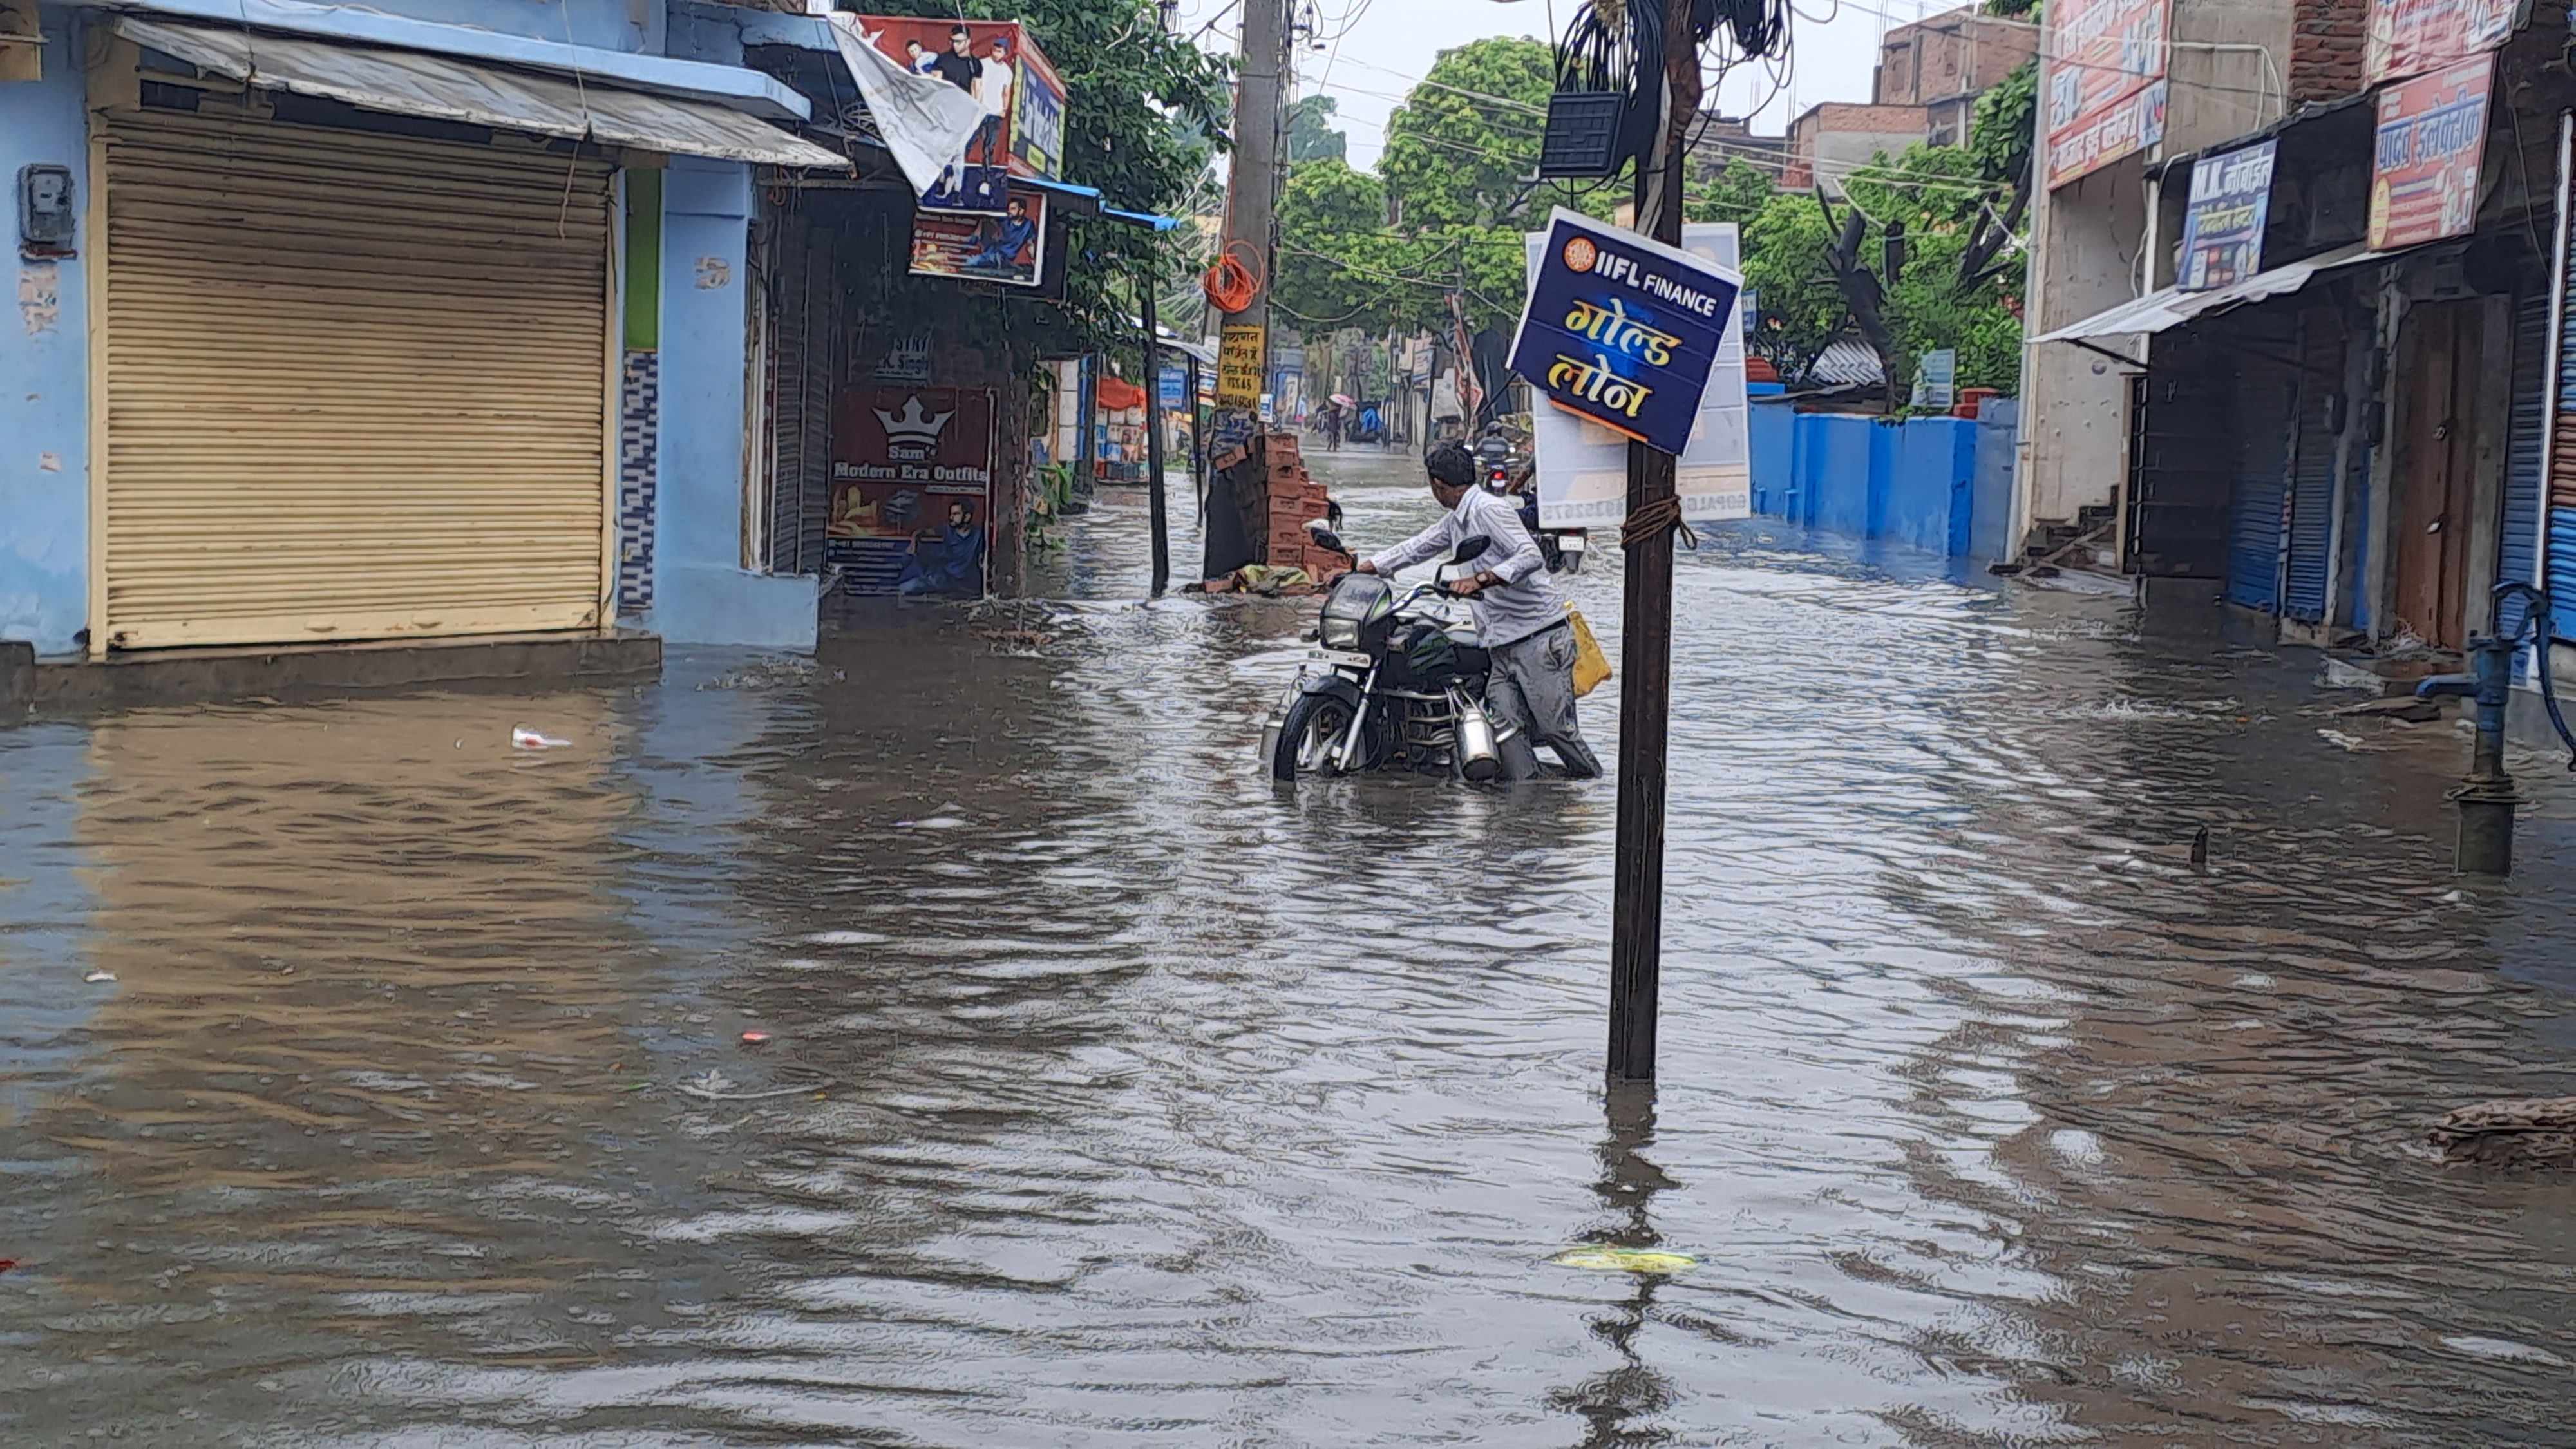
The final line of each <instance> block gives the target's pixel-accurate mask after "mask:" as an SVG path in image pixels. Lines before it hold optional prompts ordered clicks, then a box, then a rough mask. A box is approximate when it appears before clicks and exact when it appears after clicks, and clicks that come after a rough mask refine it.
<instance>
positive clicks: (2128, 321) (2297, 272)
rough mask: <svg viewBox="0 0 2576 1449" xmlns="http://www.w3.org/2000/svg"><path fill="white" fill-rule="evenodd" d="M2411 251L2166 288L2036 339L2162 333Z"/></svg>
mask: <svg viewBox="0 0 2576 1449" xmlns="http://www.w3.org/2000/svg"><path fill="white" fill-rule="evenodd" d="M2411 250H2413V248H2411V247H2392V248H2390V249H2389V250H2387V251H2384V252H2374V251H2369V250H2366V249H2364V248H2363V246H2362V245H2361V244H2360V243H2358V242H2355V243H2354V244H2352V245H2351V246H2347V247H2340V248H2338V249H2336V250H2334V251H2330V252H2327V253H2325V254H2323V255H2321V256H2313V257H2310V258H2308V259H2307V260H2306V261H2303V262H2291V263H2288V264H2287V265H2285V266H2278V267H2274V268H2272V269H2271V270H2269V271H2263V272H2256V273H2255V274H2254V275H2252V276H2250V277H2247V278H2246V279H2245V280H2244V281H2241V282H2238V283H2236V284H2234V285H2233V286H2227V287H2220V288H2218V289H2216V290H2214V291H2208V292H2185V291H2181V290H2179V289H2176V288H2173V287H2167V288H2165V289H2164V290H2163V291H2161V292H2149V293H2148V294H2147V295H2145V296H2143V297H2138V298H2134V299H2132V300H2130V301H2126V302H2123V303H2121V304H2120V305H2119V306H2117V307H2113V308H2110V309H2108V310H2107V311H2102V312H2096V313H2094V314H2093V315H2092V316H2090V317H2087V318H2085V319H2084V320H2083V321H2081V322H2077V323H2073V324H2071V325H2069V326H2065V327H2060V328H2058V329H2057V330H2056V331H2054V332H2043V333H2041V334H2040V335H2039V336H2038V337H2037V338H2034V339H2033V340H2034V341H2038V342H2075V341H2085V342H2098V341H2100V340H2102V339H2103V338H2106V337H2135V336H2138V335H2139V334H2141V333H2156V332H2162V331H2164V330H2165V329H2166V328H2168V327H2176V326H2180V325H2181V324H2183V323H2185V322H2188V321H2190V320H2191V319H2193V318H2194V317H2207V316H2209V315H2211V314H2213V313H2217V312H2224V311H2226V310H2227V309H2229V308H2231V307H2240V306H2243V305H2244V304H2246V303H2248V302H2260V301H2262V300H2263V299H2264V298H2266V297H2278V296H2282V295H2285V294H2287V293H2290V292H2295V291H2297V290H2299V289H2300V288H2301V287H2304V286H2306V285H2307V284H2308V283H2309V282H2311V281H2314V280H2315V279H2316V277H2317V276H2318V274H2319V273H2322V272H2332V271H2338V270H2341V269H2342V268H2345V267H2359V266H2367V265H2369V264H2370V263H2372V262H2384V261H2386V260H2388V259H2389V258H2390V257H2393V256H2397V255H2399V254H2400V253H2402V252H2407V251H2411Z"/></svg>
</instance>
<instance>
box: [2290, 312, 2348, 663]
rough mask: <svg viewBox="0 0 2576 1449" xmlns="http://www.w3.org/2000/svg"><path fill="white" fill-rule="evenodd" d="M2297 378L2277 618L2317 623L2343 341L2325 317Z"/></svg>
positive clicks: (2311, 332)
mask: <svg viewBox="0 0 2576 1449" xmlns="http://www.w3.org/2000/svg"><path fill="white" fill-rule="evenodd" d="M2306 339H2307V340H2306V344H2305V347H2304V349H2303V351H2304V354H2305V355H2304V357H2303V359H2302V360H2303V361H2305V362H2306V363H2307V367H2306V369H2305V370H2304V371H2303V372H2301V373H2300V375H2299V380H2298V391H2299V435H2298V442H2297V452H2296V454H2295V455H2294V456H2293V459H2292V461H2291V465H2290V538H2289V552H2290V559H2289V572H2288V574H2287V576H2286V577H2287V580H2288V584H2289V594H2288V596H2287V597H2286V598H2284V599H2283V600H2282V601H2281V612H2282V613H2283V614H2285V615H2287V616H2288V617H2290V618H2293V619H2304V620H2306V621H2307V622H2309V623H2312V624H2313V623H2316V622H2318V621H2320V620H2322V619H2324V618H2325V616H2326V573H2327V567H2326V565H2327V560H2328V558H2329V556H2330V555H2331V553H2332V551H2333V548H2334V506H2335V432H2334V426H2333V424H2334V421H2335V417H2334V414H2335V398H2336V397H2337V396H2338V395H2340V394H2341V392H2342V390H2343V389H2342V386H2341V382H2340V379H2341V377H2342V376H2343V339H2342V337H2341V336H2340V335H2338V333H2337V330H2336V328H2335V327H2334V326H2333V321H2332V318H2331V317H2330V316H2317V317H2313V318H2311V319H2310V322H2309V325H2308V327H2307V331H2306Z"/></svg>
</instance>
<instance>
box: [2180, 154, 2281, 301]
mask: <svg viewBox="0 0 2576 1449" xmlns="http://www.w3.org/2000/svg"><path fill="white" fill-rule="evenodd" d="M2275 144H2276V143H2274V142H2271V141H2258V142H2256V143H2255V144H2253V145H2251V146H2246V147H2243V148H2241V149H2239V150H2234V151H2222V152H2220V153H2218V154H2217V155H2215V156H2203V157H2202V158H2200V160H2199V162H2198V163H2197V164H2195V165H2194V166H2193V167H2192V168H2191V208H2190V210H2188V211H2186V212H2185V213H2183V222H2182V266H2181V268H2180V272H2179V274H2178V275H2177V276H2176V277H2175V278H2174V286H2175V287H2176V288H2177V289H2179V290H2181V291H2185V292H2207V291H2212V290H2215V289H2217V288H2219V287H2231V286H2234V285H2235V284H2236V283H2238V282H2241V281H2243V280H2245V279H2246V278H2247V277H2250V276H2252V275H2254V274H2255V273H2256V272H2258V271H2261V270H2262V269H2263V226H2264V223H2265V222H2266V221H2267V220H2268V219H2269V218H2270V216H2271V212H2272V157H2273V152H2274V150H2275Z"/></svg>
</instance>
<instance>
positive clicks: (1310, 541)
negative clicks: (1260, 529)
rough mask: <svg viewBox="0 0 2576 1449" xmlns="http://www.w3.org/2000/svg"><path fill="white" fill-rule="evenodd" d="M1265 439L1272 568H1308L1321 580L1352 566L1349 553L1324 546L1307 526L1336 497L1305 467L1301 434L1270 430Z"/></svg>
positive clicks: (1266, 555) (1268, 552)
mask: <svg viewBox="0 0 2576 1449" xmlns="http://www.w3.org/2000/svg"><path fill="white" fill-rule="evenodd" d="M1261 442H1262V444H1263V448H1262V462H1263V465H1264V466H1263V470H1262V472H1263V477H1262V483H1263V485H1264V492H1265V493H1266V494H1267V495H1268V497H1269V504H1270V513H1269V524H1270V531H1269V534H1268V540H1267V548H1266V552H1265V553H1264V554H1263V561H1264V562H1266V563H1268V564H1269V565H1270V566H1271V567H1272V568H1294V569H1304V570H1305V571H1306V572H1307V573H1308V574H1309V575H1310V576H1312V577H1313V578H1314V579H1315V580H1316V581H1317V582H1321V581H1322V580H1323V579H1325V578H1326V577H1327V576H1329V575H1332V574H1336V573H1340V572H1342V571H1343V570H1345V569H1347V568H1349V567H1350V566H1351V556H1350V555H1349V554H1344V553H1334V552H1333V551H1332V550H1330V549H1327V548H1325V547H1323V546H1322V545H1321V544H1318V543H1316V542H1315V536H1314V534H1312V533H1310V532H1308V531H1307V528H1306V525H1307V523H1308V522H1309V521H1311V520H1314V519H1319V518H1322V517H1323V516H1324V509H1325V506H1326V504H1327V503H1329V502H1330V501H1331V500H1330V499H1329V498H1327V497H1326V495H1325V493H1324V485H1323V484H1321V483H1318V482H1316V481H1315V480H1314V477H1313V476H1312V475H1311V474H1309V473H1308V472H1307V471H1306V464H1305V461H1304V460H1303V459H1301V458H1299V457H1298V455H1297V438H1296V435H1295V434H1293V433H1271V434H1269V435H1268V436H1266V437H1264V438H1263V439H1262V440H1261Z"/></svg>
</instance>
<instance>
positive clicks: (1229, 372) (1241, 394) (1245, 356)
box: [1216, 322, 1269, 408]
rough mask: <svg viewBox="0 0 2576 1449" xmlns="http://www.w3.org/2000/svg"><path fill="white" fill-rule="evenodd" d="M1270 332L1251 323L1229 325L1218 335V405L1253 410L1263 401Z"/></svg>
mask: <svg viewBox="0 0 2576 1449" xmlns="http://www.w3.org/2000/svg"><path fill="white" fill-rule="evenodd" d="M1266 338H1267V330H1266V329H1264V328H1261V327H1257V326H1254V325H1253V324H1251V323H1249V322H1228V323H1226V324H1225V330H1224V331H1223V332H1222V333H1220V334H1219V335H1218V339H1217V351H1216V405H1217V406H1218V407H1221V408H1249V407H1254V406H1257V405H1258V404H1259V403H1260V401H1261V383H1262V377H1261V372H1262V363H1263V361H1264V360H1265V355H1266V353H1267V352H1268V350H1269V349H1268V348H1267V347H1266V346H1265V345H1264V343H1265V341H1266Z"/></svg>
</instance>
